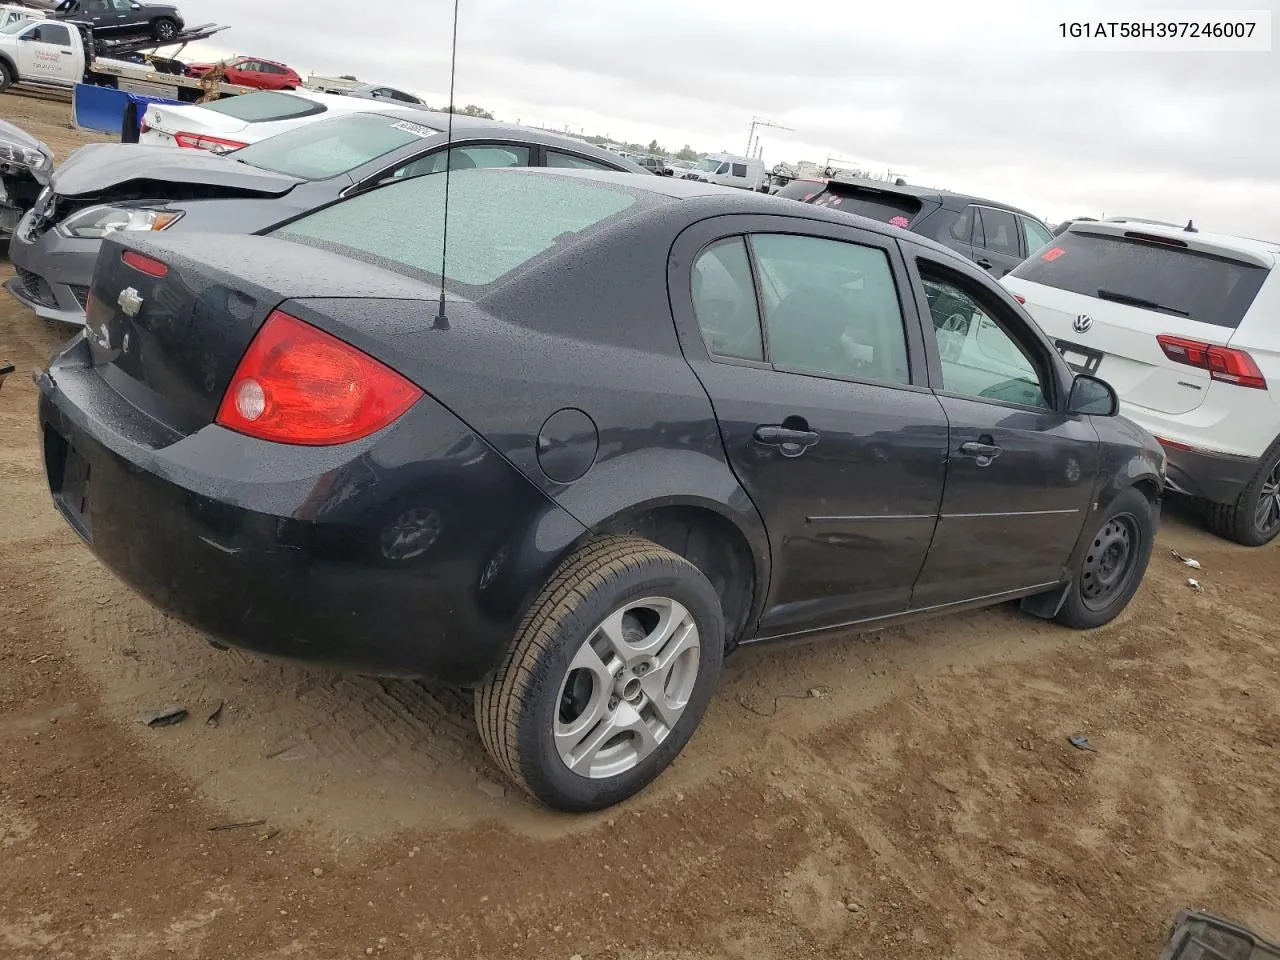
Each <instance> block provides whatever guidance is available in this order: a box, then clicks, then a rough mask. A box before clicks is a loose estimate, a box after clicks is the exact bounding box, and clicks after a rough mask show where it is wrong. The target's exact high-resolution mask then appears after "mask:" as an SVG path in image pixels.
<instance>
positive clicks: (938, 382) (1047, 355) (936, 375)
mask: <svg viewBox="0 0 1280 960" xmlns="http://www.w3.org/2000/svg"><path fill="white" fill-rule="evenodd" d="M899 242H900V243H901V242H902V241H899ZM903 254H904V257H905V260H906V264H907V271H908V272H909V273H910V275H911V280H912V289H913V292H914V294H915V300H916V308H917V313H918V316H919V322H920V326H921V333H922V334H923V335H924V351H925V355H926V358H927V364H928V371H929V384H930V386H931V388H932V389H933V391H934V393H937V394H939V395H941V396H953V397H963V398H964V399H968V400H974V399H977V400H978V401H979V402H981V403H992V404H996V405H998V406H1005V407H1010V408H1011V409H1016V410H1038V409H1043V408H1040V407H1028V406H1026V405H1024V404H1019V403H1014V402H1011V401H1007V400H1000V399H993V398H987V397H983V398H975V397H968V396H965V395H964V394H957V393H954V392H951V391H948V390H947V389H945V388H944V386H943V381H942V358H941V356H940V355H939V353H938V342H937V339H936V337H934V336H932V335H931V331H929V330H926V329H925V327H924V325H925V324H926V323H927V324H930V325H931V324H932V323H933V314H932V311H931V310H930V309H929V300H928V298H927V297H926V296H925V288H924V277H923V275H922V273H921V271H920V264H927V265H928V267H929V268H930V269H931V270H932V271H933V272H936V273H940V274H942V276H943V277H944V278H946V277H948V276H950V277H952V278H954V280H953V281H951V282H956V283H959V284H960V285H962V287H964V286H969V287H977V288H978V289H979V290H981V291H982V296H981V297H978V298H975V299H976V300H977V302H978V305H979V306H980V307H982V308H983V309H984V310H986V309H987V308H988V307H990V308H991V309H990V312H989V314H988V316H989V318H990V319H991V320H992V321H994V322H995V324H996V326H998V327H999V328H1000V329H1001V330H1002V331H1003V332H1004V333H1005V334H1006V335H1007V336H1008V337H1009V338H1010V339H1012V340H1013V341H1014V342H1015V343H1017V344H1018V345H1019V346H1021V347H1022V348H1023V349H1024V350H1026V351H1027V352H1028V353H1029V354H1031V355H1032V356H1033V357H1034V360H1033V361H1032V363H1033V365H1034V366H1035V367H1036V371H1037V373H1038V374H1039V375H1040V376H1041V377H1042V378H1044V379H1045V380H1046V381H1047V382H1045V383H1042V384H1041V386H1042V388H1043V387H1047V388H1048V389H1049V391H1050V392H1051V393H1052V396H1049V397H1047V398H1046V399H1048V401H1049V403H1050V407H1051V409H1052V410H1053V411H1055V412H1059V413H1060V412H1061V411H1062V410H1063V408H1064V407H1065V405H1066V400H1067V394H1068V391H1069V389H1070V383H1067V382H1064V380H1063V377H1062V365H1061V364H1059V363H1058V362H1057V351H1055V350H1054V349H1053V347H1052V346H1051V345H1050V344H1049V343H1048V341H1047V339H1044V338H1043V337H1038V336H1036V332H1035V331H1033V330H1032V329H1030V328H1029V327H1028V326H1027V324H1026V323H1025V322H1024V321H1023V320H1022V319H1021V318H1020V317H1019V316H1018V315H1017V313H1016V312H1015V311H1014V310H1013V308H1012V307H1010V306H1009V305H1008V304H1004V303H1001V302H1000V301H999V298H998V297H992V296H989V295H988V291H986V290H985V289H983V287H982V281H980V280H978V279H976V278H974V277H972V276H970V275H969V273H968V272H967V270H966V267H964V266H961V265H959V264H949V263H946V262H945V261H943V260H942V259H940V258H938V257H936V256H934V255H933V253H932V251H928V250H925V249H924V248H923V247H916V248H915V249H910V248H904V249H903ZM972 269H974V270H977V269H978V268H977V267H973V268H972Z"/></svg>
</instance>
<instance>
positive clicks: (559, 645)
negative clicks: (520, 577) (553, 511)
mask: <svg viewBox="0 0 1280 960" xmlns="http://www.w3.org/2000/svg"><path fill="white" fill-rule="evenodd" d="M724 638H725V627H724V615H723V613H722V612H721V609H720V601H719V598H718V597H717V595H716V592H715V589H714V588H713V587H712V586H711V584H710V582H709V581H708V580H707V578H706V577H705V576H704V575H703V574H702V572H701V571H700V570H698V568H697V567H695V566H693V564H691V563H689V562H688V561H687V560H685V559H684V558H682V557H680V556H678V555H676V554H674V553H672V552H671V551H669V550H667V549H665V548H663V547H660V546H658V545H657V544H655V543H652V542H650V541H648V540H643V539H640V538H638V537H617V536H609V537H601V538H599V539H596V540H593V541H591V542H589V543H588V544H587V545H586V546H585V547H583V548H582V550H580V551H579V552H578V553H576V554H574V555H573V556H572V557H570V558H569V559H568V560H567V561H565V563H564V564H562V565H561V567H560V569H559V570H558V571H557V572H556V574H555V575H554V576H553V577H552V579H551V581H550V582H549V583H548V584H547V585H546V586H545V587H544V588H543V590H542V593H541V594H540V595H539V596H538V599H537V600H536V601H535V602H534V604H533V606H532V607H531V608H530V610H529V612H528V613H527V614H526V615H525V618H524V621H523V622H522V623H521V626H520V628H519V630H518V631H517V633H516V639H515V642H514V643H513V644H512V646H511V648H510V650H509V651H508V652H507V654H506V656H505V657H504V658H503V661H502V663H501V664H500V665H499V667H498V669H497V671H496V672H495V674H494V675H493V677H492V678H490V679H489V680H488V681H487V682H486V683H485V684H483V685H482V686H480V687H479V688H477V690H476V721H477V723H478V724H479V726H480V736H481V739H482V740H483V741H484V745H485V749H487V750H488V751H489V754H490V756H492V757H493V759H494V760H495V761H496V762H497V763H498V765H499V766H500V767H501V768H502V769H503V771H504V772H505V773H506V774H507V776H509V777H510V778H511V779H512V780H513V781H514V782H515V783H517V784H518V785H519V786H520V787H522V788H523V789H524V790H525V791H526V792H528V793H529V794H530V795H531V796H533V797H534V798H535V799H537V800H539V801H540V802H542V803H544V804H546V805H547V806H550V807H554V808H556V809H558V810H565V811H571V812H581V811H587V810H599V809H602V808H604V807H608V806H612V805H613V804H615V803H619V802H620V801H622V800H625V799H627V798H628V797H630V796H632V795H633V794H635V793H638V792H639V791H640V790H642V789H643V788H644V787H645V786H646V785H647V784H649V783H650V781H652V780H653V779H654V778H655V777H657V776H658V775H659V774H660V773H661V772H662V771H663V770H664V769H665V768H666V767H667V765H668V764H670V763H671V761H672V760H674V759H675V757H676V755H677V754H678V753H679V752H680V750H681V749H682V748H683V747H684V745H685V744H686V743H687V742H688V741H689V738H690V737H691V736H692V735H693V732H694V730H695V729H696V728H697V726H698V722H699V721H700V720H701V719H702V715H703V713H704V712H705V711H706V708H707V704H708V702H709V701H710V699H711V695H712V693H713V690H714V687H715V683H716V678H717V677H718V675H719V673H720V665H721V662H722V660H723V657H724Z"/></svg>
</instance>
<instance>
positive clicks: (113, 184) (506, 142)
mask: <svg viewBox="0 0 1280 960" xmlns="http://www.w3.org/2000/svg"><path fill="white" fill-rule="evenodd" d="M448 122H449V117H448V114H442V113H430V112H427V111H422V112H421V113H417V112H415V113H413V114H412V119H410V117H409V116H407V115H406V114H404V113H399V114H396V115H387V114H381V113H359V114H348V115H345V116H340V117H333V118H331V119H327V120H320V121H317V122H316V123H312V124H308V125H306V126H303V127H297V128H295V129H293V130H289V131H286V132H285V133H281V134H277V135H276V136H274V137H269V138H268V139H266V140H260V141H258V142H257V143H252V144H250V145H249V146H247V147H242V148H241V149H239V150H235V151H232V152H230V153H224V154H214V153H210V152H207V151H204V150H193V149H187V148H182V147H158V146H147V145H140V144H124V143H102V144H90V145H89V146H85V147H81V148H80V149H79V150H77V151H76V152H75V153H73V154H72V155H71V156H70V157H68V158H67V160H66V162H65V163H64V164H63V165H62V166H61V167H60V168H58V170H57V171H56V172H55V173H54V174H53V177H52V179H51V181H50V183H49V186H48V188H47V189H45V190H44V192H43V193H41V194H40V196H39V198H38V199H37V200H36V203H35V206H34V207H32V209H31V210H30V211H29V212H28V213H27V214H26V215H25V216H24V217H23V218H22V220H21V221H20V222H19V224H18V226H17V229H16V230H15V231H14V236H13V239H12V241H11V243H10V259H11V260H12V261H13V265H14V267H15V269H16V275H15V276H14V277H13V279H11V280H10V281H9V282H8V283H7V284H5V289H7V290H8V291H9V292H10V293H11V294H13V296H15V297H17V298H18V299H19V300H20V301H22V302H23V303H24V304H26V305H27V306H28V307H30V308H31V309H32V310H34V311H35V312H36V314H37V316H40V317H44V318H45V319H47V320H60V321H63V322H65V323H75V324H80V323H83V322H84V311H85V304H86V302H87V299H88V295H89V282H90V279H91V278H92V276H93V268H94V264H95V262H96V261H97V258H98V248H99V247H100V246H101V245H102V238H103V237H105V236H108V235H110V234H113V233H118V232H121V231H134V230H152V231H154V230H165V231H169V230H176V231H199V232H203V233H231V234H242V235H243V234H252V233H257V232H259V231H261V230H264V229H266V228H267V227H270V226H272V225H274V224H277V223H281V222H282V221H285V220H289V219H291V218H293V217H296V216H298V215H300V214H302V213H305V212H306V211H308V210H313V209H315V208H317V207H320V206H323V205H325V204H326V203H329V202H331V201H334V200H337V199H339V198H340V197H345V196H350V195H351V194H354V193H357V192H359V191H362V190H367V189H370V188H372V187H374V186H377V185H379V184H382V183H385V182H387V181H388V180H392V179H402V178H408V177H416V176H422V175H424V174H432V173H439V172H442V171H443V170H444V169H445V166H446V158H445V143H446V136H445V133H444V131H445V130H446V128H447V125H448ZM449 153H450V155H451V159H450V160H449V161H447V162H448V163H449V164H450V165H451V166H452V167H453V168H454V169H459V168H464V167H585V168H589V169H595V170H616V171H622V172H628V173H635V174H639V175H645V176H648V175H649V173H648V171H646V170H645V169H644V168H642V167H640V166H638V165H636V164H634V163H632V162H631V161H629V160H626V159H624V158H622V157H619V156H618V155H617V154H614V153H610V152H609V151H607V150H602V149H599V148H597V147H594V146H592V145H591V144H589V143H586V142H585V141H582V140H573V139H570V138H568V137H561V136H557V135H555V134H552V133H544V132H543V131H541V130H534V129H530V128H528V127H520V126H516V125H514V124H509V123H499V122H496V121H492V120H478V119H475V118H472V117H465V116H462V115H455V116H454V120H453V147H452V149H451V150H450V151H449Z"/></svg>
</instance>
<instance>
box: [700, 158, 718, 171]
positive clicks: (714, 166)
mask: <svg viewBox="0 0 1280 960" xmlns="http://www.w3.org/2000/svg"><path fill="white" fill-rule="evenodd" d="M720 163H721V161H719V160H712V159H711V158H710V157H703V158H702V159H701V160H699V161H698V162H697V163H695V164H694V165H693V169H695V170H701V171H702V172H703V173H715V172H716V171H717V170H718V169H720Z"/></svg>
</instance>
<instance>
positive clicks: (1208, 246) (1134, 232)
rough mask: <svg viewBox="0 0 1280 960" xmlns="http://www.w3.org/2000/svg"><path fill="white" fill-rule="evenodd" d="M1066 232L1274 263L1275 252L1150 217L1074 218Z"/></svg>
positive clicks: (1259, 264) (1247, 263)
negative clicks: (1220, 240) (1163, 224)
mask: <svg viewBox="0 0 1280 960" xmlns="http://www.w3.org/2000/svg"><path fill="white" fill-rule="evenodd" d="M1066 232H1068V233H1079V234H1092V235H1093V236H1097V237H1109V238H1115V239H1117V240H1136V241H1137V242H1139V243H1149V244H1152V245H1156V246H1166V247H1177V248H1180V249H1183V250H1187V251H1190V252H1192V253H1202V254H1205V255H1207V256H1210V257H1217V258H1218V259H1219V260H1229V261H1231V262H1232V263H1239V264H1243V265H1244V266H1247V267H1265V268H1266V269H1268V270H1269V269H1271V268H1272V267H1274V266H1275V263H1276V255H1275V254H1273V253H1264V252H1262V251H1254V250H1241V249H1240V248H1239V247H1236V246H1229V245H1227V244H1222V243H1217V242H1215V241H1214V240H1211V239H1206V238H1205V237H1204V235H1203V234H1201V233H1199V232H1195V233H1190V232H1188V231H1186V230H1170V229H1169V228H1167V227H1161V226H1160V225H1159V224H1157V223H1155V222H1153V221H1147V222H1145V223H1139V222H1138V221H1136V220H1130V221H1128V222H1125V221H1112V220H1090V221H1076V222H1075V223H1072V224H1071V225H1070V226H1068V227H1067V230H1066Z"/></svg>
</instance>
